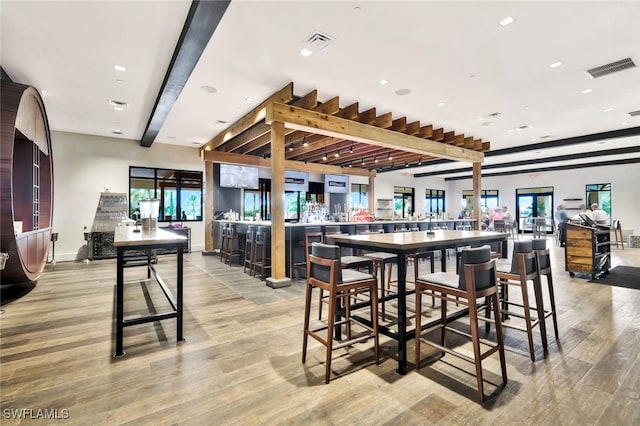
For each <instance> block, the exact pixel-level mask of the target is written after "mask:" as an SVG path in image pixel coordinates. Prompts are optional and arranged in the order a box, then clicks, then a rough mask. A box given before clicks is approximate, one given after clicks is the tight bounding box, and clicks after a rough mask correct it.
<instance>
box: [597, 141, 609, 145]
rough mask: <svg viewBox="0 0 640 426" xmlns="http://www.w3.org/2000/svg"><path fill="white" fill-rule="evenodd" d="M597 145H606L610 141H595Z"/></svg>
mask: <svg viewBox="0 0 640 426" xmlns="http://www.w3.org/2000/svg"><path fill="white" fill-rule="evenodd" d="M594 143H595V144H596V145H606V144H608V143H609V141H598V142H594Z"/></svg>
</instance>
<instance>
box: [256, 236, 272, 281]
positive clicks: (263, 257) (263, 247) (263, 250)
mask: <svg viewBox="0 0 640 426" xmlns="http://www.w3.org/2000/svg"><path fill="white" fill-rule="evenodd" d="M254 245H255V261H254V262H253V274H252V275H253V276H254V277H255V276H256V274H257V270H258V269H259V270H260V276H259V277H258V278H260V279H261V280H263V281H264V279H265V278H266V277H267V273H266V271H267V270H271V256H270V252H271V228H270V227H268V226H259V227H258V230H257V231H256V239H255V242H254Z"/></svg>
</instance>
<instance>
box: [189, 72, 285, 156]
mask: <svg viewBox="0 0 640 426" xmlns="http://www.w3.org/2000/svg"><path fill="white" fill-rule="evenodd" d="M292 99H293V82H291V83H289V84H287V85H286V86H284V87H283V88H282V89H280V90H278V91H277V92H276V93H274V94H273V95H271V96H269V97H268V98H267V99H265V100H264V101H263V102H262V103H261V104H260V105H258V106H257V107H255V108H254V109H252V110H251V111H250V112H249V113H247V114H246V115H245V116H244V117H242V118H241V119H240V120H238V121H236V122H235V123H233V124H232V125H231V126H229V127H227V128H226V129H225V130H224V131H222V132H220V133H219V134H218V135H217V136H216V137H214V138H213V139H211V140H210V141H209V142H207V143H206V144H205V145H204V146H202V147H201V148H200V150H201V151H202V150H213V149H218V148H219V147H221V146H222V145H223V144H224V143H225V142H227V141H229V140H231V139H233V138H234V137H236V136H237V135H239V134H240V133H242V132H244V131H245V130H247V129H248V128H249V127H251V126H253V125H254V124H256V123H259V122H260V121H261V120H263V119H264V114H265V107H266V106H267V105H268V104H270V103H271V102H279V103H287V102H290V101H291V100H292Z"/></svg>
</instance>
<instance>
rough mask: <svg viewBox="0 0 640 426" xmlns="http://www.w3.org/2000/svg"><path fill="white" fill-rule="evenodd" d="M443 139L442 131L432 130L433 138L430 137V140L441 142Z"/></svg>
mask: <svg viewBox="0 0 640 426" xmlns="http://www.w3.org/2000/svg"><path fill="white" fill-rule="evenodd" d="M443 139H444V129H434V130H433V136H432V137H431V140H434V141H438V142H439V141H441V140H443Z"/></svg>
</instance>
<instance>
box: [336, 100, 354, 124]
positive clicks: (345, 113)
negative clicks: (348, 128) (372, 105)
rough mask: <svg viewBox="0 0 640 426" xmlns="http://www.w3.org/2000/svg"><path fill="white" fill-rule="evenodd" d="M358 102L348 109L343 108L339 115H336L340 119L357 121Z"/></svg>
mask: <svg viewBox="0 0 640 426" xmlns="http://www.w3.org/2000/svg"><path fill="white" fill-rule="evenodd" d="M358 108H359V106H358V102H356V103H354V104H351V105H349V106H348V107H345V108H341V109H340V111H338V113H337V114H335V116H336V117H340V118H346V119H347V120H355V119H356V118H358Z"/></svg>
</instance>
